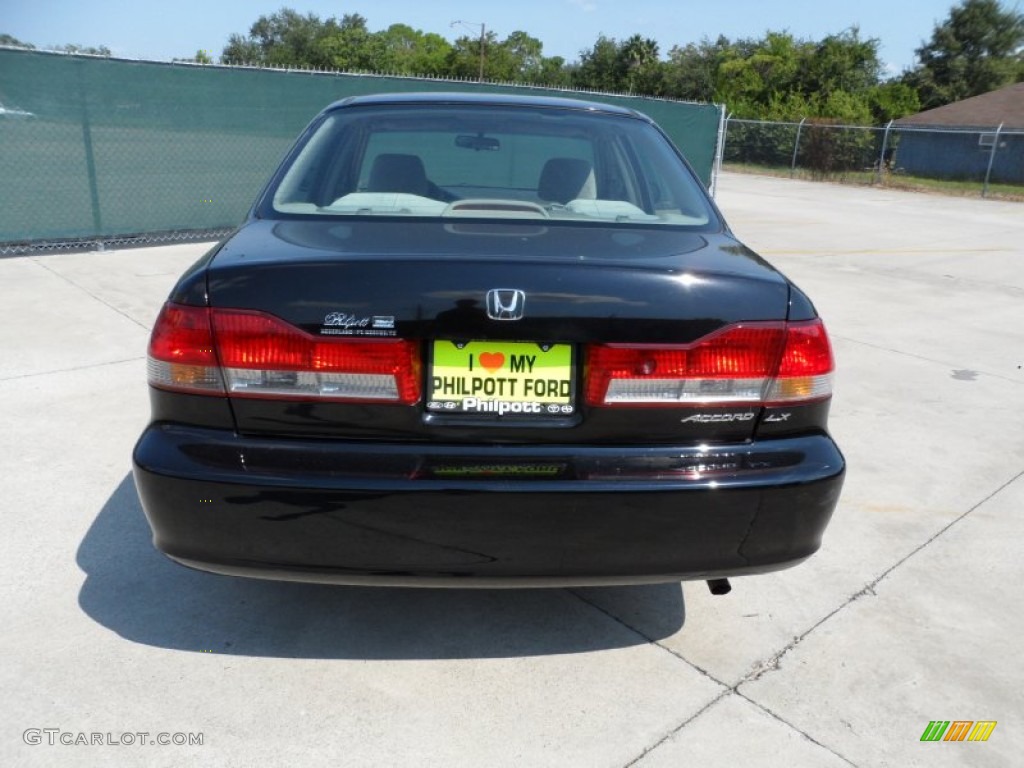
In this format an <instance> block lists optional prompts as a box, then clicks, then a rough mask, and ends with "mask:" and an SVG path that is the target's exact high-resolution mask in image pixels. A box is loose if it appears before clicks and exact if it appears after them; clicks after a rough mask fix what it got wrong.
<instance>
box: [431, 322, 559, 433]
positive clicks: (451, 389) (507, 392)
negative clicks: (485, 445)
mask: <svg viewBox="0 0 1024 768" xmlns="http://www.w3.org/2000/svg"><path fill="white" fill-rule="evenodd" d="M576 352H577V350H576V345H574V344H567V343H553V342H534V341H485V340H470V341H455V340H450V339H435V340H433V341H431V342H430V354H429V356H428V360H429V365H428V368H427V377H426V378H427V380H426V410H427V413H429V414H433V415H442V414H443V415H445V416H452V417H458V418H460V419H461V418H470V419H473V420H481V421H508V420H514V421H520V420H525V421H529V422H547V421H564V420H565V419H567V418H571V417H573V416H576V415H577V413H578V404H577V391H576V383H577V382H576Z"/></svg>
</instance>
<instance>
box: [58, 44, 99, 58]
mask: <svg viewBox="0 0 1024 768" xmlns="http://www.w3.org/2000/svg"><path fill="white" fill-rule="evenodd" d="M53 50H55V51H64V53H87V54H89V55H91V56H109V55H110V49H109V48H107V46H105V45H99V46H93V45H75V44H74V43H68V44H66V45H55V46H54V47H53Z"/></svg>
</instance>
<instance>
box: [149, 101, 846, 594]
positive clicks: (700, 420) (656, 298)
mask: <svg viewBox="0 0 1024 768" xmlns="http://www.w3.org/2000/svg"><path fill="white" fill-rule="evenodd" d="M594 111H595V109H594V107H593V105H591V106H589V107H586V108H580V107H577V106H575V105H574V104H573V103H571V102H560V103H557V104H553V103H546V102H545V103H537V102H536V100H534V101H533V102H530V103H525V102H524V103H519V102H515V101H514V100H510V99H506V100H505V101H504V102H502V103H499V104H494V103H481V102H479V101H470V100H463V101H459V100H458V99H457V98H454V97H446V98H445V99H426V100H424V101H420V102H417V101H411V100H402V99H398V100H395V101H394V102H392V101H389V100H388V99H377V100H372V99H371V100H363V101H361V102H356V103H352V104H346V105H340V106H336V107H334V108H333V109H331V110H328V111H327V112H325V114H324V115H322V116H321V117H320V118H318V120H317V121H314V123H313V125H312V126H311V127H310V129H309V130H308V131H307V133H306V134H305V135H304V136H303V137H302V139H300V141H299V143H298V144H297V146H296V149H295V150H294V151H293V153H292V154H291V156H290V157H289V158H288V160H286V162H285V164H284V165H283V166H282V169H281V171H280V172H279V173H278V174H277V175H276V177H275V179H274V180H273V181H272V182H271V184H270V185H269V187H268V189H267V191H266V192H265V193H264V195H263V196H262V197H261V200H260V202H259V203H257V206H256V207H255V208H254V211H253V214H252V216H251V217H250V219H249V220H248V221H247V222H246V224H245V225H243V227H241V228H240V230H239V231H238V232H237V233H236V234H235V235H234V236H233V237H231V238H229V239H228V240H227V241H226V242H225V243H223V244H221V245H219V246H218V247H217V248H215V249H213V250H212V251H211V252H210V253H209V254H207V255H206V256H205V257H204V258H203V259H201V260H200V261H199V262H198V263H197V264H196V265H195V266H194V267H193V268H192V269H191V270H190V271H189V272H188V273H186V274H185V275H184V276H183V277H182V279H181V281H180V282H179V284H178V285H177V286H176V288H175V289H174V291H173V292H172V295H171V297H170V298H169V301H168V303H167V304H166V305H165V307H164V309H163V311H162V312H161V314H160V317H159V318H158V320H157V323H156V325H155V328H154V331H153V336H152V340H151V344H150V362H149V381H150V385H151V389H150V391H151V398H152V405H153V418H152V422H151V424H150V425H149V426H148V427H147V429H146V430H145V432H144V433H143V435H142V437H141V438H140V440H139V443H138V445H137V446H136V450H135V454H134V459H135V476H136V482H137V485H138V488H139V492H140V497H141V500H142V504H143V508H144V509H145V511H146V514H147V517H148V518H149V521H150V524H151V526H152V528H153V532H154V541H155V544H156V546H157V547H158V548H159V549H160V550H161V551H163V552H165V553H166V554H168V555H169V556H171V557H172V558H174V559H175V560H178V561H179V562H182V563H184V564H187V565H191V566H194V567H198V568H201V569H204V570H210V571H216V572H222V573H231V574H239V575H254V576H261V577H267V578H280V579H296V580H305V581H323V582H334V583H376V584H416V585H464V584H465V585H468V584H476V585H509V586H519V585H556V584H560V585H565V584H620V583H640V582H654V581H668V580H679V579H713V578H721V577H725V576H729V575H738V574H745V573H757V572H763V571H770V570H775V569H778V568H782V567H786V566H789V565H792V564H795V563H797V562H800V561H801V560H803V559H805V558H806V557H808V556H809V555H811V554H812V553H813V552H814V551H816V550H817V549H818V547H819V546H820V543H821V537H822V534H823V532H824V529H825V527H826V525H827V523H828V521H829V518H830V516H831V514H832V512H833V509H834V508H835V505H836V502H837V499H838V494H839V491H840V487H841V485H842V478H843V472H844V463H843V458H842V456H841V454H840V453H839V451H838V449H837V448H836V446H835V444H834V443H833V441H832V440H831V438H830V437H829V435H828V432H827V426H826V421H827V414H828V405H829V401H830V397H831V386H832V371H833V361H832V353H831V348H830V346H829V343H828V338H827V335H826V333H825V330H824V327H823V325H822V323H821V321H820V319H819V318H818V317H817V316H816V314H815V312H814V309H813V306H812V305H811V303H810V302H809V301H808V300H807V298H806V297H805V296H804V295H803V294H802V293H800V291H799V290H798V289H797V288H795V287H794V286H792V285H791V284H790V283H789V282H788V281H787V280H786V279H785V278H784V277H783V276H782V275H780V274H779V273H778V272H777V271H775V270H774V269H773V268H772V267H771V266H770V265H768V264H767V263H765V262H764V261H763V260H761V259H760V258H758V257H757V256H756V255H755V254H753V253H752V252H750V251H749V250H748V249H746V248H744V247H743V246H742V245H741V244H739V243H738V242H737V241H736V240H735V239H734V238H733V237H732V236H731V235H730V234H729V232H728V231H727V230H726V229H725V228H724V226H723V224H722V223H721V220H720V218H719V217H718V214H717V212H715V210H714V208H713V206H712V205H711V204H710V202H709V201H708V200H707V198H706V196H705V195H704V194H703V191H702V190H700V189H699V185H698V184H697V183H696V181H695V180H694V179H693V178H692V174H689V171H688V170H687V169H686V167H685V165H684V163H683V161H682V160H681V159H680V158H678V156H677V155H675V154H674V150H672V148H671V147H670V145H669V144H668V142H667V140H665V139H664V137H663V136H662V135H661V134H660V133H659V132H657V130H656V128H654V127H653V126H651V125H650V124H649V123H648V122H647V121H645V120H644V119H642V118H641V117H640V116H637V115H635V114H633V113H626V112H624V111H622V112H608V113H601V114H594ZM332 120H333V121H334V122H331V121H332ZM623 126H626V127H623ZM658 142H661V144H659V143H658ZM410 147H420V149H421V152H420V154H418V155H416V160H415V162H409V161H408V159H407V158H408V157H409V156H411V155H413V154H414V153H412V152H410V151H409V148H410ZM424 147H425V148H428V149H429V148H431V147H433V152H426V153H424V152H422V149H423V148H424ZM652 147H653V148H652ZM398 150H402V151H398ZM531 152H532V154H531ZM659 153H660V154H659ZM421 155H422V156H421ZM382 157H383V158H385V159H384V160H380V158H382ZM395 157H399V158H400V159H398V160H395V159H394V158H395ZM552 160H554V162H552ZM332 164H333V165H332ZM666 164H674V167H675V169H676V170H675V171H672V172H671V173H669V175H666V172H665V171H659V170H658V169H657V168H658V166H659V165H662V166H664V165H666ZM396 169H398V171H399V172H398V174H397V176H396ZM552 169H553V170H552ZM402 174H405V175H404V176H403V175H402ZM588 174H589V177H588ZM410 178H411V181H410V180H409V179H410ZM681 178H682V179H683V180H682V181H680V179H681ZM375 185H376V186H377V187H379V188H374V187H375ZM389 187H393V189H392V188H389ZM566 190H568V191H566ZM552 198H568V199H552Z"/></svg>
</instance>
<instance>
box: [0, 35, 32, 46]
mask: <svg viewBox="0 0 1024 768" xmlns="http://www.w3.org/2000/svg"><path fill="white" fill-rule="evenodd" d="M0 45H13V46H17V47H18V48H35V46H34V45H32V43H23V42H22V41H21V40H19V39H18V38H16V37H14V36H13V35H8V34H7V33H6V32H0Z"/></svg>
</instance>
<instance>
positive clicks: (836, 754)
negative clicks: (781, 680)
mask: <svg viewBox="0 0 1024 768" xmlns="http://www.w3.org/2000/svg"><path fill="white" fill-rule="evenodd" d="M735 693H736V695H737V696H739V697H740V698H741V699H743V700H744V701H747V702H749V703H751V704H753V705H754V706H755V707H757V708H758V709H760V710H761V711H762V712H764V713H765V714H766V715H769V716H770V717H772V718H774V719H775V720H778V721H779V722H780V723H782V724H783V725H785V726H786V727H787V728H792V729H793V730H794V731H796V732H797V733H799V734H800V735H801V736H803V737H804V738H805V739H807V740H808V741H809V742H811V743H812V744H814V745H816V746H818V747H821V748H822V749H824V750H825V751H826V752H828V753H829V754H830V755H832V756H834V757H836V758H838V759H840V760H842V761H843V762H844V763H846V764H847V765H852V766H853V768H858V766H857V764H856V763H854V762H853V761H852V760H850V759H849V758H848V757H845V756H844V755H841V754H840V753H839V752H836V751H835V750H834V749H832V748H831V747H830V746H828V745H827V744H823V743H821V742H820V741H818V740H817V739H816V738H814V737H813V736H811V735H810V734H809V733H807V731H805V730H803V729H802V728H797V727H796V726H795V725H793V724H792V723H791V722H789V721H788V720H787V719H786V718H784V717H782V716H780V715H778V714H776V713H775V712H773V711H772V710H770V709H769V708H768V707H766V706H765V705H764V704H761V703H760V702H757V701H754V700H753V699H752V698H750V697H749V696H746V695H745V694H743V693H740V692H739V691H735Z"/></svg>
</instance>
